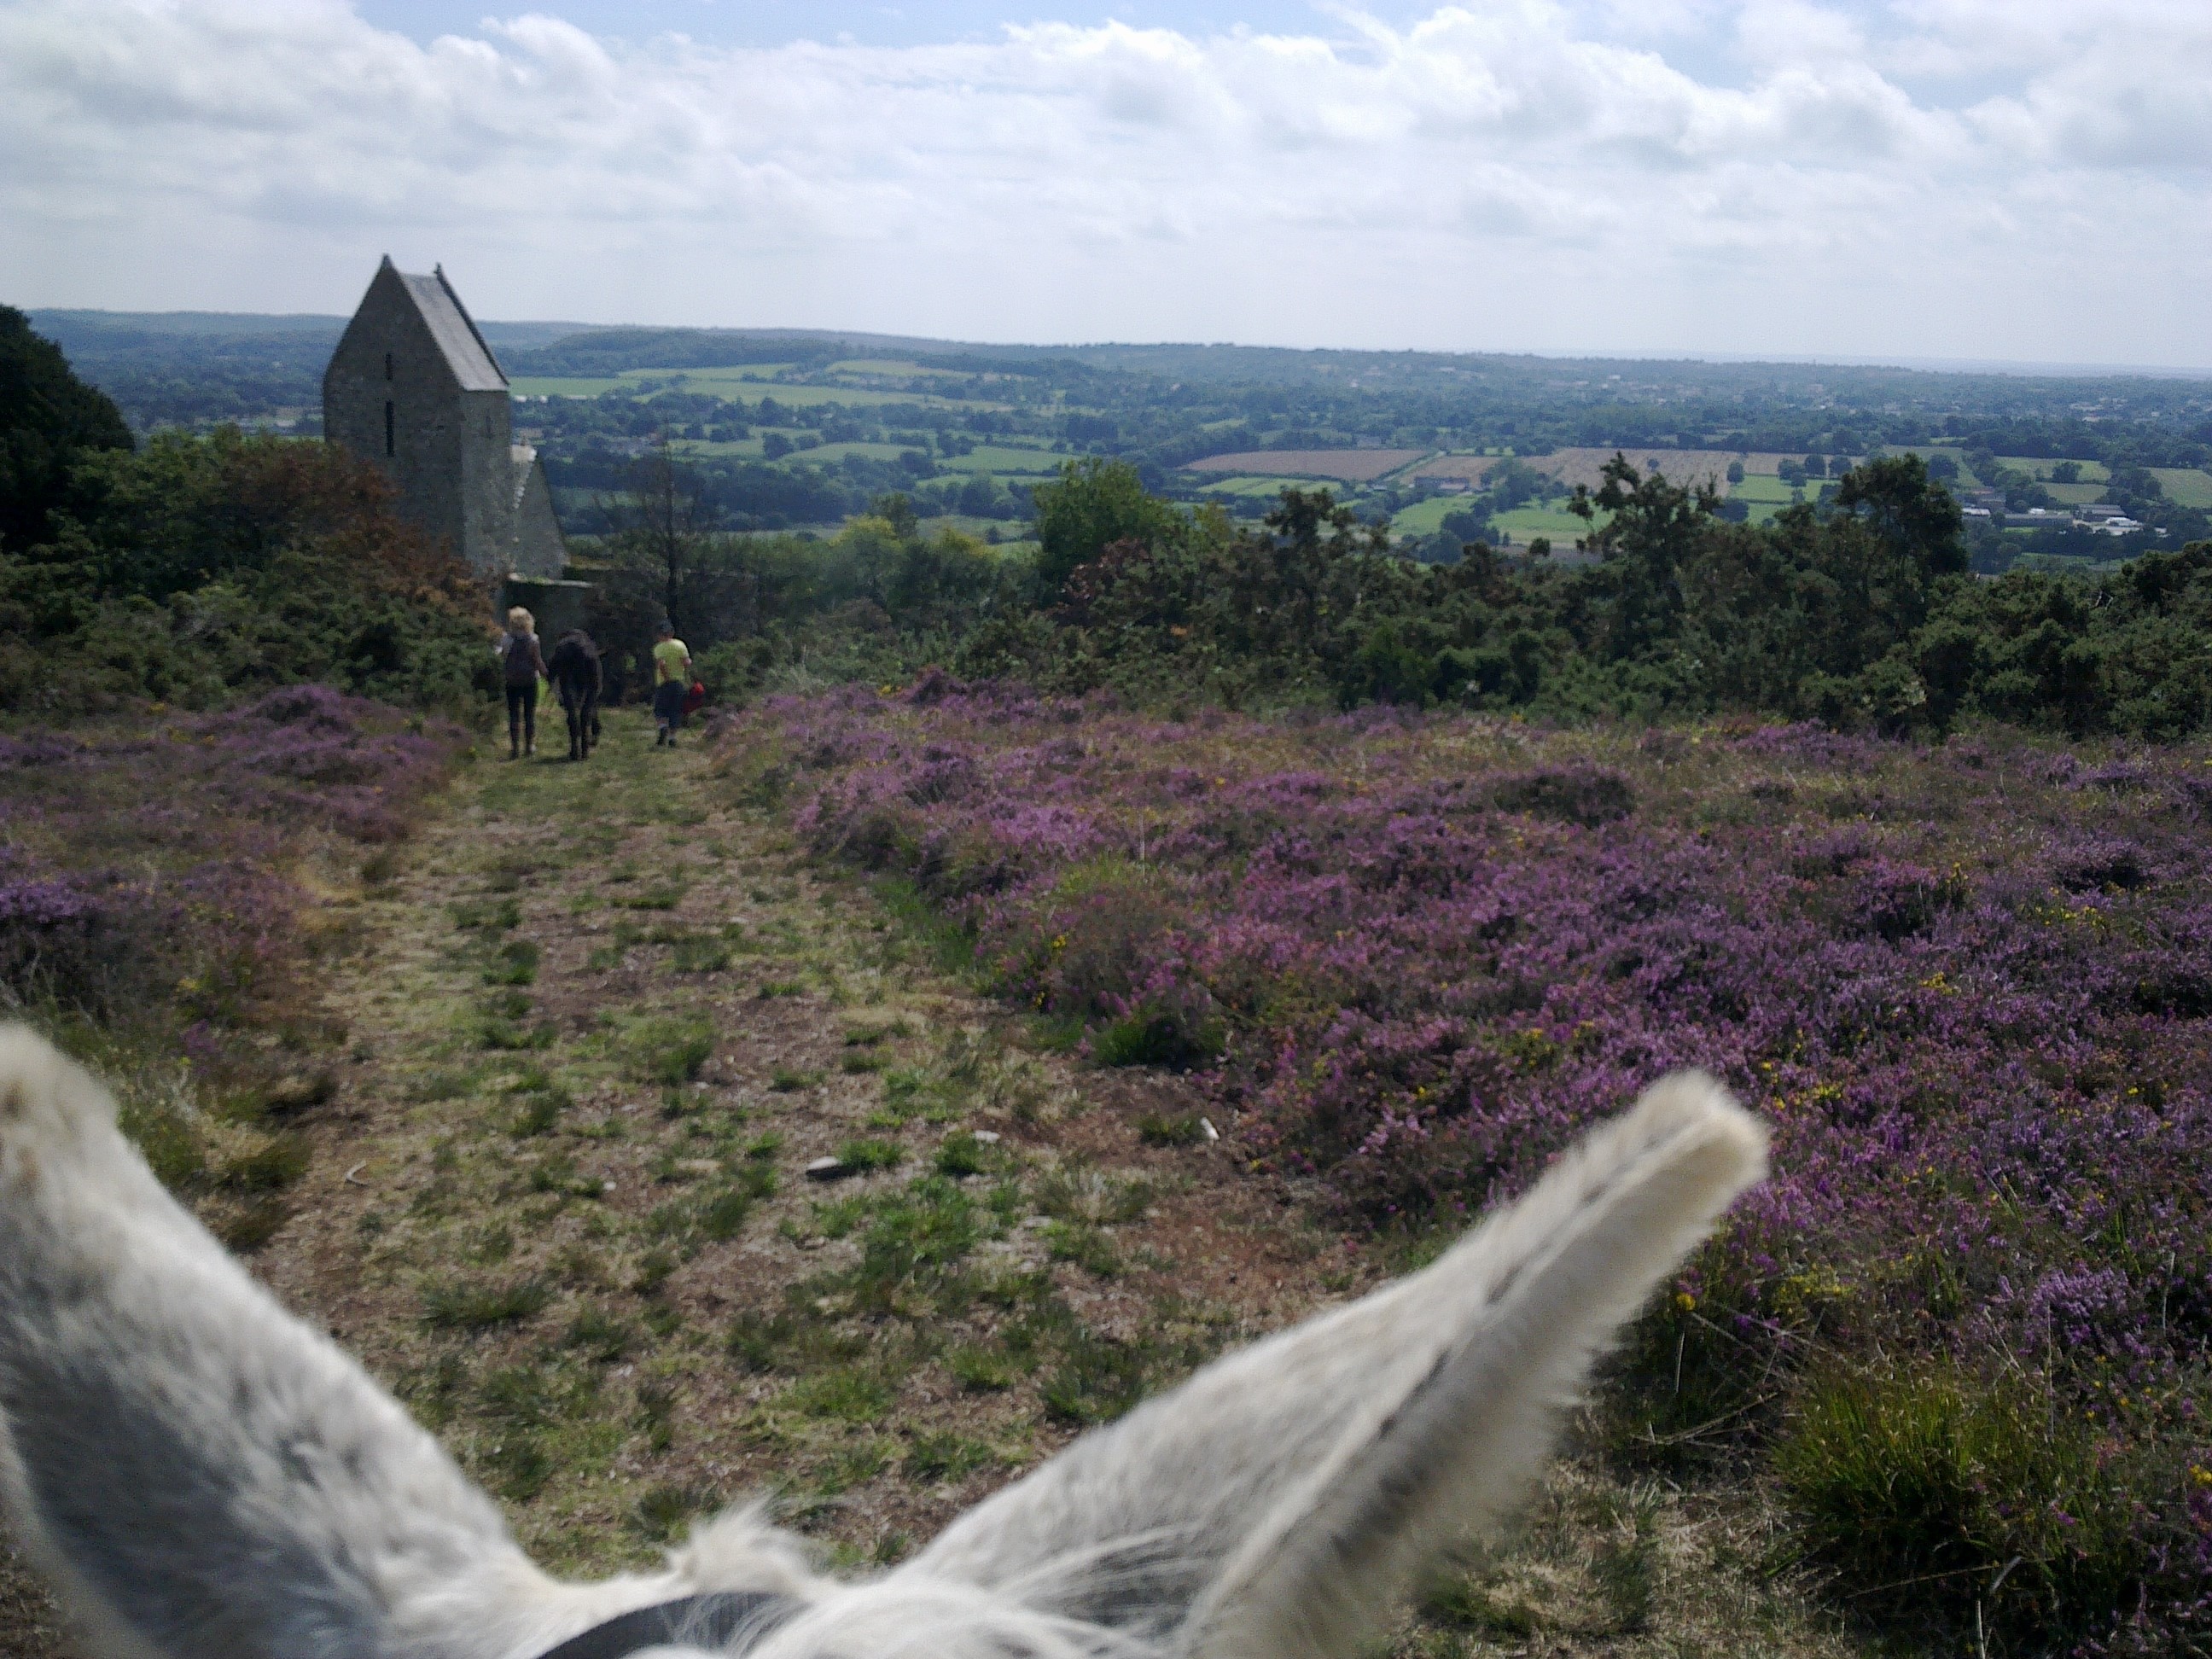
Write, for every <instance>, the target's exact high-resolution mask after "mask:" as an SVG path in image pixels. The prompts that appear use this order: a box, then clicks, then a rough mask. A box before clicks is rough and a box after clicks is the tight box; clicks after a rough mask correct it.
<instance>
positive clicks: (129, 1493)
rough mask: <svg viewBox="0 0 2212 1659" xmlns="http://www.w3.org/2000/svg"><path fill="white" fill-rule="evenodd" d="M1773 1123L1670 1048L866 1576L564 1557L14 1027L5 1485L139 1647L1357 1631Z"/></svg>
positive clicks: (778, 1644) (692, 1546) (777, 1648)
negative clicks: (1299, 1314)
mask: <svg viewBox="0 0 2212 1659" xmlns="http://www.w3.org/2000/svg"><path fill="white" fill-rule="evenodd" d="M1764 1161H1765V1134H1764V1133H1763V1132H1762V1131H1761V1129H1760V1128H1759V1126H1758V1125H1757V1124H1756V1123H1755V1122H1754V1121H1753V1120H1752V1119H1751V1118H1749V1117H1748V1116H1747V1115H1745V1114H1744V1113H1743V1112H1741V1110H1739V1109H1737V1108H1736V1107H1735V1106H1734V1105H1733V1104H1732V1103H1730V1102H1729V1099H1728V1097H1726V1096H1725V1095H1724V1094H1723V1092H1722V1091H1720V1089H1719V1088H1718V1087H1717V1085H1714V1084H1713V1083H1712V1082H1711V1081H1710V1080H1709V1079H1705V1078H1703V1077H1699V1076H1697V1075H1694V1074H1686V1075H1683V1076H1680V1077H1675V1078H1672V1079H1668V1080H1667V1081H1665V1082H1663V1083H1661V1084H1659V1085H1657V1086H1656V1087H1655V1088H1653V1089H1652V1090H1651V1091H1650V1092H1649V1093H1648V1094H1646V1095H1645V1096H1644V1099H1643V1100H1642V1101H1641V1102H1640V1103H1638V1105H1637V1107H1636V1109H1634V1110H1633V1111H1632V1112H1630V1113H1629V1114H1628V1115H1626V1116H1625V1117H1622V1118H1620V1119H1619V1120H1617V1121H1614V1122H1613V1123H1611V1124H1608V1125H1607V1126H1605V1127H1601V1128H1600V1129H1598V1130H1597V1131H1596V1132H1595V1133H1592V1134H1591V1135H1590V1136H1589V1138H1588V1139H1586V1140H1585V1141H1584V1142H1583V1144H1582V1146H1580V1147H1578V1148H1577V1149H1576V1150H1575V1151H1574V1152H1571V1154H1569V1155H1568V1156H1567V1157H1565V1158H1562V1159H1561V1160H1560V1161H1559V1164H1557V1165H1556V1166H1555V1167H1554V1168H1553V1170H1551V1171H1550V1172H1549V1173H1548V1174H1547V1175H1546V1176H1544V1178H1543V1179H1542V1180H1541V1182H1538V1183H1537V1185H1536V1186H1535V1187H1534V1188H1533V1189H1532V1190H1531V1191H1530V1192H1528V1194H1526V1195H1525V1196H1524V1197H1522V1199H1521V1200H1520V1201H1519V1202H1517V1203H1516V1204H1514V1205H1513V1206H1510V1208H1507V1209H1505V1210H1503V1211H1500V1212H1498V1213H1496V1214H1493V1215H1492V1216H1491V1217H1490V1218H1487V1219H1486V1220H1485V1221H1484V1222H1483V1223H1482V1224H1481V1225H1480V1226H1479V1227H1477V1228H1476V1229H1475V1230H1474V1231H1473V1232H1472V1233H1471V1234H1470V1235H1469V1236H1468V1237H1467V1238H1465V1239H1463V1240H1462V1241H1461V1242H1460V1243H1459V1244H1457V1245H1456V1246H1455V1248H1454V1249H1452V1250H1451V1251H1449V1253H1448V1254H1447V1255H1444V1256H1443V1258H1442V1259H1440V1260H1439V1261H1437V1262H1436V1263H1435V1264H1434V1265H1433V1266H1431V1267H1429V1268H1427V1269H1426V1270H1425V1271H1423V1272H1421V1273H1416V1274H1414V1275H1413V1276H1412V1277H1410V1278H1407V1279H1401V1280H1400V1281H1399V1282H1398V1283H1396V1284H1395V1285H1391V1286H1389V1288H1387V1289H1385V1290H1383V1291H1377V1292H1376V1293H1375V1294H1374V1295H1372V1296H1370V1297H1366V1298H1364V1300H1362V1301H1359V1302H1356V1303H1353V1304H1350V1305H1348V1306H1346V1307H1343V1308H1340V1309H1338V1310H1335V1311H1334V1312H1331V1313H1327V1314H1324V1315H1322V1316H1319V1317H1317V1318H1315V1319H1312V1320H1310V1321H1308V1322H1306V1323H1304V1324H1303V1325H1300V1326H1297V1327H1296V1328H1293V1329H1291V1330H1288V1331H1285V1332H1283V1333H1281V1334H1278V1335H1276V1336H1273V1337H1271V1338H1269V1339H1267V1340H1264V1341H1261V1342H1259V1343H1256V1344H1255V1345H1254V1346H1250V1347H1249V1348H1246V1349H1243V1351H1241V1352H1237V1353H1234V1354H1231V1355H1230V1356H1228V1357H1227V1358H1223V1359H1221V1360H1219V1361H1218V1362H1216V1363H1215V1364H1212V1365H1210V1366H1208V1367H1206V1369H1205V1370H1201V1371H1200V1372H1199V1373H1198V1374H1197V1375H1196V1376H1193V1377H1191V1378H1190V1379H1189V1380H1188V1382H1186V1383H1183V1384H1182V1386H1181V1387H1180V1388H1178V1389H1175V1390H1174V1391H1172V1392H1171V1393H1169V1394H1166V1395H1161V1396H1160V1397H1158V1398H1157V1399H1154V1400H1152V1401H1149V1402H1147V1403H1146V1404H1145V1405H1143V1406H1141V1407H1139V1408H1138V1409H1136V1410H1135V1411H1133V1412H1131V1413H1129V1414H1128V1415H1127V1417H1125V1418H1123V1419H1121V1421H1120V1422H1118V1423H1115V1424H1114V1425H1111V1426H1110V1427H1108V1428H1104V1429H1101V1430H1098V1431H1095V1432H1093V1433H1091V1434H1090V1435H1087V1436H1085V1437H1084V1438H1082V1439H1081V1440H1079V1441H1078V1442H1076V1443H1075V1444H1074V1445H1073V1446H1072V1447H1070V1448H1069V1449H1067V1450H1066V1452H1064V1453H1063V1454H1061V1455H1060V1456H1058V1457H1056V1458H1054V1459H1053V1460H1052V1461H1051V1462H1048V1463H1047V1464H1045V1465H1044V1466H1043V1467H1042V1468H1039V1469H1037V1470H1036V1471H1035V1472H1034V1473H1032V1474H1030V1475H1029V1476H1027V1477H1026V1478H1025V1479H1024V1480H1019V1481H1018V1482H1016V1483H1015V1484H1014V1485H1013V1486H1009V1487H1008V1488H1006V1490H1005V1491H1002V1492H1000V1493H998V1494H997V1495H996V1496H995V1497H994V1498H990V1499H988V1500H987V1501H986V1502H984V1503H982V1504H979V1505H978V1506H977V1507H975V1509H973V1510H969V1512H968V1513H967V1514H965V1515H963V1516H961V1517H960V1518H959V1519H958V1520H957V1521H956V1522H953V1523H952V1525H951V1526H950V1527H948V1528H946V1529H945V1532H944V1533H943V1534H940V1535H939V1537H938V1538H937V1539H936V1541H934V1542H933V1543H932V1544H931V1545H930V1546H929V1547H927V1549H925V1550H923V1551H922V1552H921V1553H919V1554H918V1555H916V1556H915V1557H914V1558H912V1559H910V1560H908V1561H907V1562H905V1563H904V1564H902V1565H900V1566H898V1567H896V1568H895V1569H893V1570H891V1571H888V1572H886V1573H884V1574H883V1575H881V1576H880V1577H876V1578H873V1579H872V1580H869V1581H867V1582H865V1583H848V1582H843V1581H839V1580H833V1579H829V1578H824V1577H818V1576H817V1575H816V1574H815V1573H813V1572H812V1571H810V1569H809V1568H808V1566H807V1565H806V1555H805V1551H804V1549H803V1548H802V1547H801V1546H800V1544H799V1541H797V1540H795V1539H793V1538H792V1537H791V1536H789V1535H788V1534H781V1533H779V1532H777V1531H776V1530H775V1528H773V1527H771V1526H769V1524H768V1523H767V1522H766V1521H765V1520H764V1519H763V1518H762V1516H760V1515H759V1514H758V1513H757V1512H755V1511H750V1510H748V1511H739V1512H736V1513H733V1514H729V1515H725V1516H722V1517H721V1518H720V1519H718V1520H715V1521H714V1522H709V1523H708V1524H706V1525H704V1526H702V1527H701V1528H698V1529H696V1531H695V1532H694V1533H693V1534H692V1536H691V1539H690V1541H689V1542H688V1543H687V1544H686V1545H685V1546H684V1547H682V1548H680V1549H678V1550H675V1551H673V1552H671V1554H670V1556H669V1558H668V1562H667V1565H666V1569H665V1571H662V1572H660V1573H658V1574H653V1575H646V1576H629V1577H620V1578H616V1579H611V1580H609V1581H606V1582H604V1583H597V1584H589V1585H578V1584H563V1583H557V1582H556V1581H554V1580H552V1579H550V1578H549V1577H546V1576H545V1575H544V1574H543V1573H542V1572H540V1571H538V1568H537V1567H536V1566H535V1565H532V1563H531V1562H530V1560H529V1559H527V1558H526V1556H524V1554H523V1553H522V1552H521V1551H520V1549H519V1548H518V1547H516V1545H515V1544H514V1542H513V1540H512V1538H511V1537H510V1536H509V1535H508V1533H507V1528H506V1525H505V1524H504V1522H502V1521H501V1516H500V1514H499V1511H498V1510H496V1509H495V1507H494V1506H493V1504H492V1503H491V1502H490V1500H489V1499H488V1498H486V1497H485V1496H484V1495H483V1493H482V1492H479V1491H477V1488H476V1487H474V1486H471V1484H470V1483H469V1481H468V1480H467V1479H466V1478H465V1476H464V1475H463V1474H461V1473H460V1471H459V1469H458V1468H456V1467H455V1466H454V1465H453V1462H452V1460H451V1459H449V1458H448V1457H447V1455H446V1454H445V1452H444V1451H443V1449H441V1448H440V1446H439V1445H438V1443H437V1442H436V1441H435V1440H434V1439H432V1438H431V1437H430V1436H428V1434H426V1433H424V1432H423V1431H422V1430H421V1429H420V1428H418V1427H417V1426H416V1425H415V1424H414V1423H413V1422H412V1421H411V1420H410V1419H409V1418H408V1416H407V1414H406V1413H404V1411H403V1410H402V1409H401V1408H400V1407H399V1406H398V1404H397V1403H396V1402H395V1401H392V1399H391V1398H390V1397H389V1396H388V1395H386V1394H385V1393H384V1392H383V1390H382V1389H380V1388H378V1387H377V1385H376V1384H375V1383H374V1382H373V1381H372V1380H371V1379H370V1378H369V1377H368V1376H367V1375H366V1374H365V1373H364V1372H363V1371H362V1370H361V1368H360V1367H359V1366H358V1365H357V1364H355V1363H354V1362H353V1361H352V1360H351V1359H350V1358H348V1357H347V1356H346V1355H345V1354H344V1353H343V1352H341V1351H340V1350H339V1349H338V1348H337V1346H335V1345H333V1344H332V1343H331V1342H330V1341H328V1340H325V1338H324V1337H322V1336H321V1335H320V1334H318V1333H316V1332H314V1331H313V1330H311V1329H309V1328H307V1326H306V1325H305V1324H303V1323H301V1322H300V1321H299V1320H297V1319H295V1318H294V1317H292V1316H290V1315H289V1314H287V1313H286V1312H285V1311H284V1310H283V1309H281V1308H280V1307H278V1306H277V1305H276V1302H275V1301H274V1300H273V1299H272V1298H271V1297H270V1296H269V1295H268V1293H267V1292H266V1291H263V1290H262V1289H261V1288H260V1286H259V1285H257V1284H256V1283H255V1282H254V1281H253V1280H252V1279H251V1278H249V1277H248V1276H247V1275H246V1273H244V1272H243V1271H242V1270H241V1269H240V1267H238V1265H237V1264H236V1263H235V1262H234V1261H232V1260H231V1259H230V1258H229V1256H228V1255H226V1254H225V1253H224V1252H223V1250H222V1247H221V1246H220V1245H218V1244H217V1243H216V1242H215V1241H214V1240H213V1239H212V1238H210V1237H209V1236H208V1235H207V1233H206V1232H204V1231H203V1230H202V1229H201V1228H200V1226H199V1225H197V1223H196V1222H195V1221H194V1220H193V1219H192V1218H191V1216H189V1215H188V1214H186V1213H185V1212H184V1211H183V1210H182V1209H180V1208H179V1206H177V1205H176V1204H175V1203H174V1202H173V1201H172V1200H171V1199H170V1198H169V1197H168V1195H167V1194H166V1193H165V1192H164V1191H163V1190H162V1189H161V1186H160V1184H159V1183H158V1182H155V1179H154V1177H153V1176H152V1175H151V1174H150V1173H149V1171H148V1170H147V1168H146V1166H145V1164H144V1163H143V1161H142V1160H141V1159H140V1158H139V1157H138V1156H137V1153H136V1152H134V1151H133V1150H132V1149H131V1146H130V1145H129V1144H128V1143H127V1142H126V1141H125V1139H123V1137H122V1136H121V1135H120V1134H119V1133H118V1131H117V1129H116V1127H115V1112H114V1106H113V1103H112V1101H111V1100H110V1099H109V1098H108V1097H107V1095H106V1092H105V1091H102V1090H101V1088H100V1085H98V1084H96V1083H95V1082H94V1080H93V1079H91V1078H90V1077H88V1075H87V1074H86V1073H83V1072H82V1071H81V1070H79V1069H78V1068H77V1067H76V1066H73V1065H71V1064H70V1063H69V1062H68V1061H67V1060H64V1059H63V1058H62V1057H61V1056H59V1055H58V1054H56V1053H55V1052H54V1051H53V1050H52V1048H48V1047H47V1046H46V1044H45V1043H43V1042H40V1040H39V1039H37V1038H36V1037H34V1036H32V1035H31V1034H29V1033H28V1032H27V1031H24V1030H0V1427H3V1428H4V1434H0V1492H4V1495H5V1497H6V1499H7V1502H8V1505H9V1513H10V1516H11V1517H12V1519H13V1521H14V1523H15V1528H16V1530H17V1532H18V1534H19V1535H20V1537H21V1541H22V1542H23V1544H24V1546H25V1547H26V1548H27V1550H28V1551H29V1552H30V1553H32V1555H33V1558H34V1559H36V1560H37V1561H38V1562H39V1564H40V1565H41V1566H42V1567H43V1568H44V1569H45V1570H46V1572H47V1573H48V1574H49V1575H50V1576H51V1577H52V1580H53V1582H54V1583H56V1585H57V1586H58V1588H59V1589H60V1590H61V1592H62V1594H63V1595H64V1598H65V1599H66V1600H67V1601H68V1602H69V1603H70V1607H71V1608H72V1611H73V1612H74V1613H75V1614H76V1617H77V1619H78V1620H79V1621H80V1624H81V1626H82V1628H83V1629H84V1630H85V1632H87V1634H88V1638H89V1639H90V1640H91V1642H92V1644H93V1645H94V1650H95V1651H97V1652H99V1653H100V1654H103V1655H112V1656H118V1659H123V1656H128V1659H154V1656H158V1659H354V1656H360V1659H539V1656H544V1655H548V1654H550V1653H552V1652H554V1651H555V1650H563V1644H574V1645H573V1646H569V1647H568V1648H566V1649H565V1650H563V1651H564V1659H581V1656H584V1655H586V1654H588V1655H592V1656H595V1659H597V1656H611V1655H615V1654H622V1653H631V1652H639V1651H643V1650H647V1649H651V1650H653V1651H656V1652H659V1653H661V1654H663V1655H665V1656H672V1655H675V1654H678V1653H685V1654H691V1655H694V1656H697V1655H703V1654H707V1653H710V1652H714V1653H743V1654H744V1655H746V1656H748V1659H894V1656H905V1655H912V1656H915V1659H925V1656H926V1659H969V1656H974V1659H1011V1656H1035V1659H1121V1656H1129V1659H1185V1656H1188V1659H1343V1656H1346V1655H1348V1654H1350V1653H1352V1651H1353V1650H1355V1649H1356V1648H1357V1646H1358V1644H1359V1643H1360V1642H1361V1641H1362V1640H1363V1639H1364V1638H1366V1637H1367V1636H1368V1635H1370V1633H1371V1632H1373V1630H1374V1629H1375V1628H1376V1626H1377V1625H1378V1624H1379V1623H1380V1622H1381V1621H1382V1620H1383V1619H1384V1618H1385V1617H1386V1616H1387V1615H1388V1613H1389V1611H1390V1609H1391V1607H1392V1606H1393V1604H1394V1603H1395V1601H1398V1600H1399V1599H1400V1598H1401V1597H1402V1596H1403V1595H1406V1594H1407V1590H1408V1589H1409V1587H1410V1586H1411V1584H1412V1583H1413V1580H1414V1579H1415V1578H1416V1577H1418V1576H1419V1575H1420V1574H1421V1573H1423V1572H1424V1571H1426V1570H1428V1569H1429V1568H1430V1567H1431V1565H1433V1563H1434V1562H1435V1561H1436V1559H1437V1558H1438V1557H1439V1556H1440V1555H1441V1554H1443V1553H1444V1552H1446V1551H1447V1550H1449V1548H1451V1547H1453V1546H1454V1545H1455V1543H1456V1542H1457V1541H1460V1540H1462V1538H1464V1537H1466V1536H1467V1535H1468V1534H1471V1533H1475V1532H1479V1531H1480V1530H1481V1529H1482V1528H1485V1527H1486V1526H1487V1525H1489V1524H1490V1523H1492V1522H1494V1521H1495V1520H1496V1519H1497V1518H1498V1516H1500V1515H1501V1513H1502V1512H1503V1511H1504V1510H1506V1509H1507V1508H1508V1507H1509V1506H1510V1504H1512V1503H1513V1502H1514V1501H1515V1499H1516V1498H1517V1497H1518V1496H1519V1495H1520V1494H1521V1493H1522V1491H1523V1490H1524V1489H1525V1487H1526V1486H1527V1485H1528V1482H1529V1480H1530V1479H1531V1478H1532V1476H1533V1474H1534V1471H1535V1469H1536V1467H1537V1465H1538V1463H1539V1461H1540V1460H1541V1457H1542V1455H1543V1454H1544V1451H1545V1449H1546V1447H1547V1444H1548V1443H1549V1439H1550V1437H1551V1433H1552V1431H1553V1425H1554V1423H1555V1420H1556V1419H1557V1416H1558V1413H1559V1409H1560V1408H1561V1407H1562V1406H1563V1405H1565V1403H1566V1402H1568V1401H1570V1400H1571V1398H1572V1396H1573V1395H1574V1393H1575V1391H1576V1390H1577V1388H1578V1387H1579V1386H1580V1385H1581V1383H1582V1382H1583V1378H1584V1376H1585V1375H1586V1373H1587V1371H1588V1370H1589V1364H1590V1362H1591V1360H1592V1358H1594V1357H1595V1355H1596V1353H1597V1352H1599V1350H1600V1349H1601V1347H1602V1346H1604V1345H1605V1343H1606V1342H1607V1340H1610V1338H1611V1337H1612V1336H1613V1333H1614V1332H1615V1331H1616V1330H1617V1329H1618V1328H1620V1325H1621V1324H1622V1323H1623V1322H1625V1321H1626V1320H1627V1319H1628V1318H1630V1317H1631V1316H1632V1315H1633V1314H1634V1313H1635V1312H1636V1310H1637V1309H1638V1306H1639V1305H1640V1304H1642V1303H1643V1302H1644V1299H1645V1297H1648V1296H1649V1295H1650V1292H1651V1291H1652V1290H1653V1288H1654V1287H1655V1286H1656V1285H1657V1284H1658V1283H1659V1281H1660V1280H1661V1279H1663V1278H1664V1277H1665V1276H1666V1275H1667V1273H1668V1272H1669V1271H1671V1270H1672V1269H1673V1268H1674V1266H1675V1265H1676V1264H1677V1263H1678V1262H1679V1261H1680V1259H1681V1258H1682V1256H1683V1255H1684V1253H1685V1252H1686V1251H1687V1250H1689V1249H1691V1248H1692V1246H1694V1245H1695V1244H1696V1243H1698V1241H1699V1239H1701V1238H1702V1237H1705V1234H1706V1232H1707V1231H1709V1230H1710V1229H1711V1226H1712V1225H1713V1223H1714V1221H1715V1220H1716V1219H1717V1218H1718V1216H1719V1215H1720V1213H1721V1212H1722V1211H1723V1209H1724V1208H1726V1206H1727V1205H1728V1204H1729V1200H1731V1199H1732V1198H1734V1197H1735V1194H1737V1193H1739V1192H1741V1190H1742V1189H1743V1188H1745V1187H1746V1186H1747V1185H1749V1184H1750V1183H1751V1182H1754V1181H1756V1180H1757V1179H1759V1176H1760V1174H1761V1173H1762V1170H1763V1167H1764ZM647 1610H652V1611H647Z"/></svg>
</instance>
